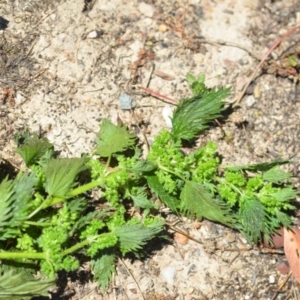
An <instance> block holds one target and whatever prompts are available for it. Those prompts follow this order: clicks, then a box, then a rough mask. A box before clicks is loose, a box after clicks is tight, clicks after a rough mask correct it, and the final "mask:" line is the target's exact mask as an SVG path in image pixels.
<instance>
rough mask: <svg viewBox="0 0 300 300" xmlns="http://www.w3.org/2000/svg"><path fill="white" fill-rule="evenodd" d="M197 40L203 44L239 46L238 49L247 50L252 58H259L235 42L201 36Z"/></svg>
mask: <svg viewBox="0 0 300 300" xmlns="http://www.w3.org/2000/svg"><path fill="white" fill-rule="evenodd" d="M197 41H199V42H200V43H203V44H211V45H214V46H220V45H224V46H228V47H235V48H240V49H242V50H244V51H245V52H247V53H248V54H249V55H250V56H252V57H253V58H255V59H257V60H260V57H259V56H258V55H257V54H255V53H253V52H251V51H250V50H249V49H248V48H247V47H245V46H243V45H240V44H237V43H233V42H227V41H222V40H207V39H202V38H200V39H198V40H197Z"/></svg>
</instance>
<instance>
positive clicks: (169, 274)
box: [160, 266, 176, 285]
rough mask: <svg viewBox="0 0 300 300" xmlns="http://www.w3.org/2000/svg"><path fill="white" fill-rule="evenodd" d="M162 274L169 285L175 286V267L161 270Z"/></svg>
mask: <svg viewBox="0 0 300 300" xmlns="http://www.w3.org/2000/svg"><path fill="white" fill-rule="evenodd" d="M160 274H161V276H162V278H163V279H164V280H165V281H166V282H167V283H168V284H169V285H174V278H175V275H176V269H175V268H174V267H171V266H169V267H166V268H164V269H162V270H161V272H160Z"/></svg>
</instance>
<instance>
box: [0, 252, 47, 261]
mask: <svg viewBox="0 0 300 300" xmlns="http://www.w3.org/2000/svg"><path fill="white" fill-rule="evenodd" d="M23 258H27V259H40V260H42V259H46V258H47V257H46V254H45V253H43V252H40V253H36V252H0V259H23Z"/></svg>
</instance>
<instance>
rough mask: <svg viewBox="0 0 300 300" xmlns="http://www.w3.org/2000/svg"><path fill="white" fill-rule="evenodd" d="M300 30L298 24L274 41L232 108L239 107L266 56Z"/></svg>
mask: <svg viewBox="0 0 300 300" xmlns="http://www.w3.org/2000/svg"><path fill="white" fill-rule="evenodd" d="M299 28H300V24H299V25H297V26H295V27H293V28H292V29H291V30H289V31H288V32H287V33H286V34H285V35H284V36H283V37H281V38H279V39H278V40H277V41H275V43H274V44H273V45H272V47H271V48H270V49H269V50H268V52H267V53H266V54H265V55H264V57H263V58H262V60H261V61H260V63H259V64H258V65H257V67H256V69H255V70H254V72H253V73H252V76H251V77H250V79H249V81H248V83H247V84H246V86H245V87H244V89H243V91H242V92H241V94H240V95H239V97H238V99H237V101H236V102H235V103H234V104H233V107H236V106H238V105H239V103H240V101H241V100H242V98H243V97H244V95H245V93H246V91H247V88H248V87H249V85H250V83H251V82H252V80H253V78H254V77H255V75H256V72H257V71H258V70H259V68H260V67H261V66H262V64H263V63H264V62H265V60H266V59H267V58H268V56H269V55H270V54H271V53H272V52H273V51H274V49H275V48H277V47H278V46H279V45H280V44H281V43H282V42H283V41H284V40H285V39H286V38H288V37H289V36H290V35H292V34H293V33H294V32H295V31H297V30H298V29H299Z"/></svg>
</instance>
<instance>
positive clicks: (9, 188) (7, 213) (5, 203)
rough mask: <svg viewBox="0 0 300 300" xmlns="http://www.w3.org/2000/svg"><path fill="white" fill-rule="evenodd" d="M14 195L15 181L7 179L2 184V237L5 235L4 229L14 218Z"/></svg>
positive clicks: (0, 215) (0, 233)
mask: <svg viewBox="0 0 300 300" xmlns="http://www.w3.org/2000/svg"><path fill="white" fill-rule="evenodd" d="M13 193H14V192H13V181H11V180H8V179H7V178H5V179H4V180H3V181H2V182H1V184H0V195H1V199H0V236H2V234H3V230H4V229H3V227H4V226H5V225H7V223H8V222H9V220H10V219H11V217H12V216H13V206H12V205H11V204H12V202H13V197H12V195H13Z"/></svg>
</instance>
